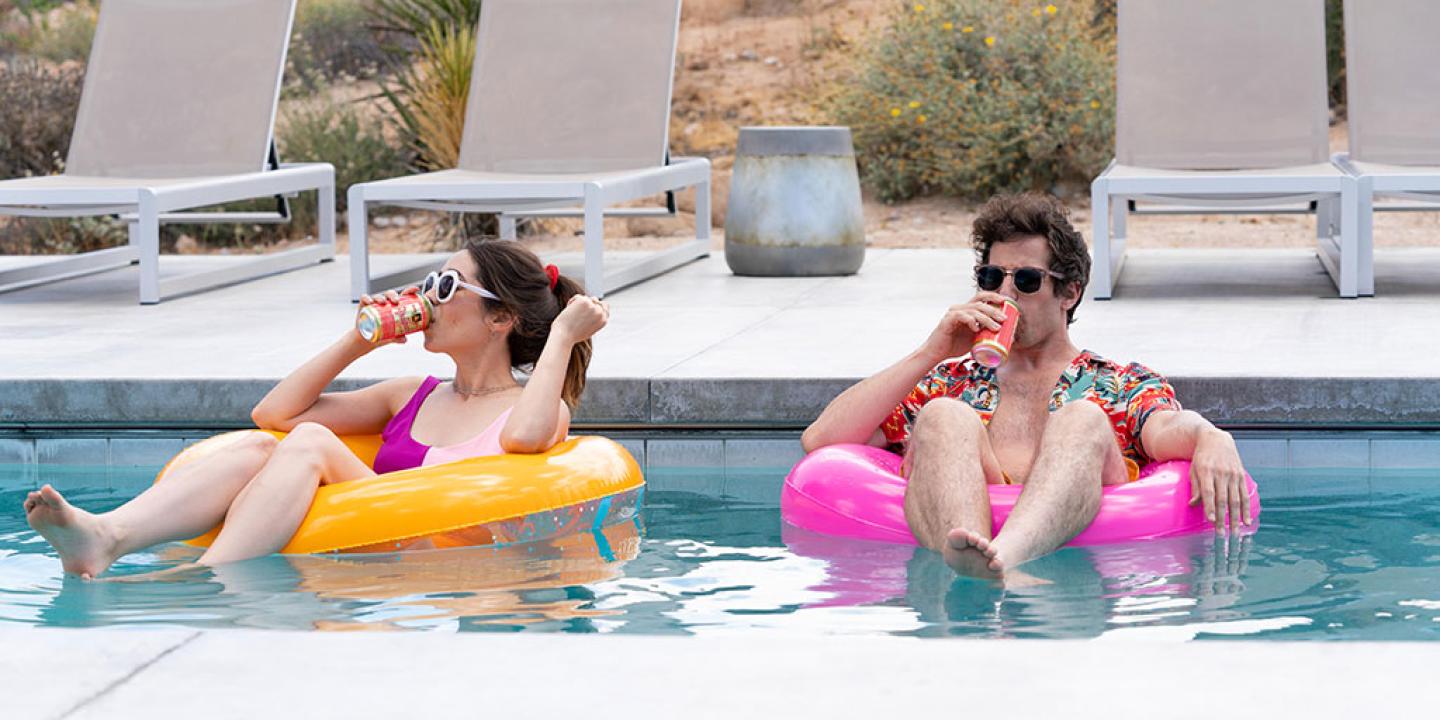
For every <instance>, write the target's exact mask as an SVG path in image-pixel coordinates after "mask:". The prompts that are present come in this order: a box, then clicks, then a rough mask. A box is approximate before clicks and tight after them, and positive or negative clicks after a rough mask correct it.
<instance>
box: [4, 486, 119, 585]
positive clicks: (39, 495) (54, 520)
mask: <svg viewBox="0 0 1440 720" xmlns="http://www.w3.org/2000/svg"><path fill="white" fill-rule="evenodd" d="M25 520H26V521H27V522H29V523H30V527H31V528H33V529H34V530H35V532H37V533H40V536H41V537H43V538H45V539H46V540H48V541H49V542H50V545H51V546H53V547H54V548H55V551H56V552H57V553H59V554H60V566H61V567H63V568H65V572H67V573H71V574H73V575H79V576H80V577H82V578H84V579H86V580H90V579H93V578H94V577H95V576H96V575H98V574H100V573H102V572H104V571H105V569H106V568H108V567H110V563H113V562H115V555H114V552H115V546H116V542H115V538H113V537H112V536H111V534H110V531H109V529H108V528H107V527H106V526H105V523H104V522H102V521H101V520H100V518H98V517H96V516H95V515H94V514H92V513H88V512H85V511H84V510H81V509H80V508H77V507H75V506H74V505H71V504H70V503H68V502H66V501H65V498H64V497H62V496H61V495H60V492H59V491H57V490H56V489H55V488H53V487H50V486H49V485H46V486H44V487H42V488H40V489H39V490H37V491H35V492H32V493H30V494H29V496H27V497H26V498H25Z"/></svg>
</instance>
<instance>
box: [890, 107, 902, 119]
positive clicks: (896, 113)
mask: <svg viewBox="0 0 1440 720" xmlns="http://www.w3.org/2000/svg"><path fill="white" fill-rule="evenodd" d="M890 117H900V108H890Z"/></svg>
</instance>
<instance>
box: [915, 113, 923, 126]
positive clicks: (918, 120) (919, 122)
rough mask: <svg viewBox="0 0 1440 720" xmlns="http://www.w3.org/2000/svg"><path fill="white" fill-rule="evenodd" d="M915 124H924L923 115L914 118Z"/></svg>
mask: <svg viewBox="0 0 1440 720" xmlns="http://www.w3.org/2000/svg"><path fill="white" fill-rule="evenodd" d="M915 122H916V123H917V124H920V125H924V124H925V116H924V115H920V116H918V117H916V118H915Z"/></svg>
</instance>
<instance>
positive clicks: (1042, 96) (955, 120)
mask: <svg viewBox="0 0 1440 720" xmlns="http://www.w3.org/2000/svg"><path fill="white" fill-rule="evenodd" d="M1096 19H1097V18H1096V13H1095V8H1094V5H1093V3H1091V2H1088V1H1087V2H1057V3H1052V4H1044V3H1035V2H1020V1H1018V0H935V1H932V2H923V3H922V2H917V3H915V4H908V5H905V6H904V7H903V8H901V9H899V10H897V11H896V12H895V13H894V15H893V16H892V18H891V22H890V23H889V25H888V27H886V28H885V29H883V30H881V31H880V32H878V33H877V35H876V37H874V38H873V41H872V42H871V43H870V50H869V51H868V52H866V53H865V54H864V55H863V56H862V57H861V59H860V60H859V64H858V66H857V69H856V71H855V76H854V77H853V78H850V79H849V80H848V81H847V83H846V86H845V89H844V90H842V91H841V92H840V93H839V94H838V95H837V96H836V97H835V99H834V100H833V101H832V107H831V113H832V115H833V117H834V119H835V120H836V121H837V122H839V123H840V124H844V125H849V126H850V127H851V128H852V129H853V131H854V137H855V144H856V150H857V157H858V160H859V163H860V166H861V171H862V173H863V175H864V177H865V180H866V182H867V184H869V185H870V186H871V187H872V188H873V189H874V190H875V191H876V192H877V193H878V194H879V196H880V198H881V199H882V200H885V201H887V202H890V201H896V200H903V199H906V198H910V197H915V196H919V195H927V194H937V193H943V194H949V195H958V196H962V197H968V198H977V199H978V198H983V197H986V196H988V195H990V194H993V193H996V192H1005V191H1018V190H1032V189H1038V190H1051V189H1054V188H1055V187H1056V186H1057V185H1061V184H1064V183H1069V182H1073V183H1082V182H1088V181H1089V179H1090V178H1091V177H1093V176H1094V174H1095V173H1097V172H1099V171H1100V170H1101V169H1103V168H1104V164H1105V162H1106V161H1107V160H1108V158H1109V157H1110V155H1111V152H1112V150H1111V149H1112V147H1113V136H1114V130H1113V128H1114V94H1115V93H1114V41H1113V36H1107V35H1106V34H1105V33H1104V32H1103V31H1101V30H1099V29H1098V28H1097V25H1096V22H1095V21H1096Z"/></svg>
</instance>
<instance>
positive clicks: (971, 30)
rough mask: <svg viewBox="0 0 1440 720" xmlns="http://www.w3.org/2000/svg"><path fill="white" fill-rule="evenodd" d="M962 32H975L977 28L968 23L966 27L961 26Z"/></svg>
mask: <svg viewBox="0 0 1440 720" xmlns="http://www.w3.org/2000/svg"><path fill="white" fill-rule="evenodd" d="M960 32H962V33H969V32H975V28H974V27H972V26H970V25H966V26H965V27H963V28H960Z"/></svg>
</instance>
